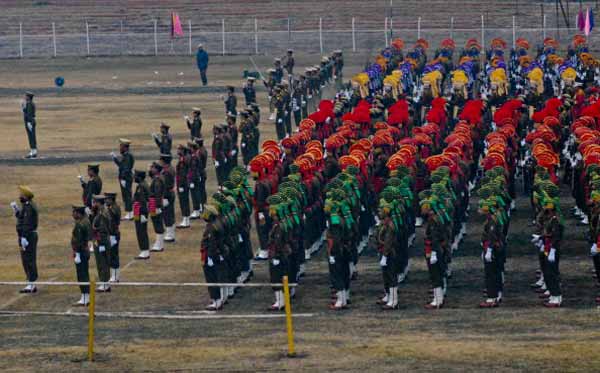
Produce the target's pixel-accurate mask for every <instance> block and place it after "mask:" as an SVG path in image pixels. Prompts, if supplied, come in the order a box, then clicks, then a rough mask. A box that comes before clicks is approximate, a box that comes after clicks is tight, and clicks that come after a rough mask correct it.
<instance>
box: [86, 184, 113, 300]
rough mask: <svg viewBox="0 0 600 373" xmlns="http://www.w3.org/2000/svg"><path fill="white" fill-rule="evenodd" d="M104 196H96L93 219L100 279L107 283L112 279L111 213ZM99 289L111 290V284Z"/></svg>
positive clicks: (95, 253) (101, 286)
mask: <svg viewBox="0 0 600 373" xmlns="http://www.w3.org/2000/svg"><path fill="white" fill-rule="evenodd" d="M104 198H105V197H104V196H103V195H96V196H94V208H93V209H92V215H91V221H92V234H93V237H94V258H95V259H96V268H97V270H98V279H99V280H100V281H101V282H106V283H107V282H109V280H110V215H109V214H108V211H106V207H105V206H104ZM97 290H98V291H101V292H106V291H110V285H108V284H102V285H99V286H98V289H97Z"/></svg>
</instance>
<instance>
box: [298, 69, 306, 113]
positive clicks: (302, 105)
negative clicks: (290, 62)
mask: <svg viewBox="0 0 600 373" xmlns="http://www.w3.org/2000/svg"><path fill="white" fill-rule="evenodd" d="M298 86H299V87H298V88H299V90H300V95H301V97H302V99H301V101H300V102H299V103H297V104H299V105H300V108H301V110H302V117H301V118H302V119H306V118H308V103H307V100H308V97H307V96H308V82H307V81H306V76H305V75H300V82H299V83H298Z"/></svg>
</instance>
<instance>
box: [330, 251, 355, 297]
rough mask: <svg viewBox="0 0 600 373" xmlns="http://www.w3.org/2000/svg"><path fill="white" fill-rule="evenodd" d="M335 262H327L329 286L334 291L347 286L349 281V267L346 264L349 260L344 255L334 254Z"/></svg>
mask: <svg viewBox="0 0 600 373" xmlns="http://www.w3.org/2000/svg"><path fill="white" fill-rule="evenodd" d="M334 259H335V263H333V264H331V262H330V263H329V277H330V279H331V286H332V287H333V288H334V289H335V290H336V291H342V290H346V289H348V288H349V283H350V267H349V266H348V264H349V262H350V261H349V260H348V256H346V255H343V254H341V255H336V256H334Z"/></svg>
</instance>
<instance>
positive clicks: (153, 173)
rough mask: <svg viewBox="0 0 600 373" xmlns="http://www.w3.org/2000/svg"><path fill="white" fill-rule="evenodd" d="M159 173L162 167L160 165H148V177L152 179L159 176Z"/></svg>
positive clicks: (156, 163) (155, 163)
mask: <svg viewBox="0 0 600 373" xmlns="http://www.w3.org/2000/svg"><path fill="white" fill-rule="evenodd" d="M161 171H162V166H161V164H160V163H158V162H152V163H151V164H150V167H149V173H150V176H152V177H155V176H158V175H160V172H161Z"/></svg>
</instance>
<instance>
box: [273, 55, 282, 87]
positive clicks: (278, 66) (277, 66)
mask: <svg viewBox="0 0 600 373" xmlns="http://www.w3.org/2000/svg"><path fill="white" fill-rule="evenodd" d="M274 70H275V71H274V73H273V78H274V79H275V84H281V81H282V80H283V67H282V66H281V58H275V63H274Z"/></svg>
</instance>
